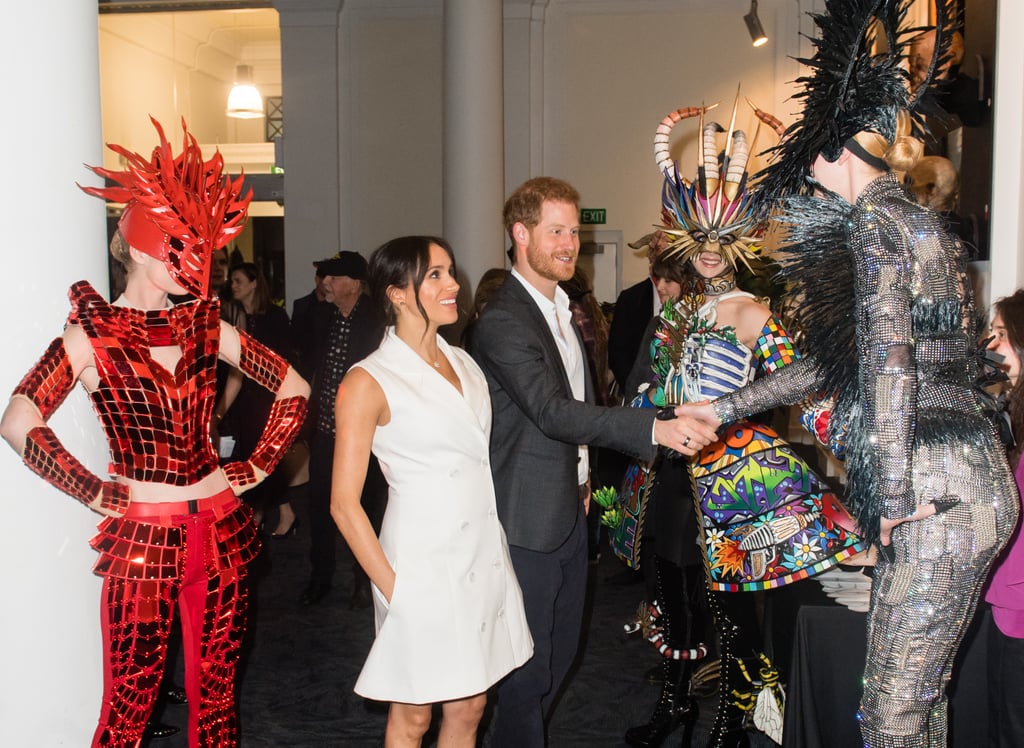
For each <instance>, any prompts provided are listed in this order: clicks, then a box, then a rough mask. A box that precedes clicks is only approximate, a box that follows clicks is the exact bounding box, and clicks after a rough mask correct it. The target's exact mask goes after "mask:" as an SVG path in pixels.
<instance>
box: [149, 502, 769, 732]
mask: <svg viewBox="0 0 1024 748" xmlns="http://www.w3.org/2000/svg"><path fill="white" fill-rule="evenodd" d="M295 508H296V510H297V512H298V514H299V518H300V519H299V522H300V525H299V531H298V534H297V536H294V537H290V538H286V539H269V538H268V539H267V540H266V541H265V543H264V550H263V554H262V557H261V559H260V561H259V562H258V563H257V564H256V565H255V566H254V574H253V576H254V578H255V587H254V590H253V596H252V600H253V609H252V615H251V619H250V631H249V636H248V642H247V646H246V651H245V654H244V660H243V664H242V673H241V686H240V689H239V705H240V714H241V730H242V741H241V744H242V746H243V748H321V747H324V746H330V747H333V746H353V747H355V748H363V747H365V748H373V747H375V746H381V745H383V737H384V725H385V721H386V717H387V706H386V705H385V704H379V703H374V702H369V701H366V700H364V699H362V698H361V697H359V696H356V695H355V694H354V693H353V692H352V688H353V685H354V684H355V681H356V677H357V676H358V674H359V671H360V669H361V667H362V665H363V660H364V659H365V657H366V654H367V652H368V651H369V648H370V645H371V643H372V641H373V612H372V609H353V608H352V607H351V605H350V602H351V595H350V593H351V589H352V587H351V578H352V577H351V557H350V556H349V555H348V553H347V551H346V550H345V549H344V544H343V543H339V546H341V548H340V550H339V554H338V567H337V569H338V574H337V578H336V580H335V586H334V588H333V589H332V590H331V592H330V593H329V594H328V595H327V597H326V598H324V600H322V601H321V602H320V603H319V604H317V605H314V606H310V607H302V606H300V605H299V604H298V598H299V595H300V594H301V592H302V590H303V587H304V586H305V583H306V580H307V576H308V573H309V567H308V563H307V553H308V548H309V541H308V537H309V535H308V523H307V521H306V513H305V507H302V506H296V507H295ZM271 519H273V518H271ZM591 572H592V573H591V579H590V596H589V605H588V610H587V615H586V619H585V623H584V634H583V636H584V638H583V643H582V646H581V653H580V657H579V659H578V662H577V666H576V667H575V669H574V671H573V673H572V674H571V676H570V678H569V679H568V683H567V684H566V687H565V689H564V692H563V695H562V697H561V699H560V701H559V703H558V705H557V706H556V708H555V711H554V715H553V717H552V719H551V722H550V726H549V746H550V747H551V748H584V747H586V748H618V747H619V746H624V745H625V743H624V742H623V740H622V735H623V733H624V732H625V730H626V728H627V727H629V726H631V725H635V724H641V723H644V722H646V721H647V718H648V716H649V715H650V711H651V709H652V708H653V705H654V703H655V701H656V700H657V697H658V688H657V686H655V685H652V684H649V683H647V682H646V681H645V679H644V674H645V673H646V672H647V670H649V669H650V668H651V667H653V666H655V665H656V664H657V663H658V660H659V656H658V654H657V652H656V651H655V649H654V647H652V646H651V645H650V644H648V643H646V642H644V641H642V640H641V639H640V638H639V637H627V636H626V635H625V634H624V633H623V624H624V623H625V622H626V621H628V620H629V619H630V618H631V617H633V616H634V614H635V611H636V608H637V605H638V603H639V602H640V600H641V599H642V598H643V596H644V585H643V584H642V583H641V581H640V579H639V575H636V574H634V573H633V572H631V571H629V570H628V569H627V568H626V567H625V566H624V565H623V564H622V563H621V562H619V561H618V560H617V559H616V558H615V557H614V556H613V555H612V554H611V553H610V552H609V551H608V550H607V548H606V547H604V549H603V552H602V553H601V556H600V559H597V560H595V562H594V563H593V564H592V565H591ZM180 668H181V664H180V662H179V663H178V665H177V670H178V673H179V678H180V672H181V670H180ZM179 682H180V679H179ZM491 708H493V697H492V706H491ZM186 710H187V708H186V707H183V706H167V707H165V708H163V710H162V712H161V715H160V717H161V719H162V721H163V722H166V723H168V724H173V725H177V726H179V727H182V728H183V727H184V725H185V720H186ZM713 712H714V704H713V703H711V702H706V703H702V704H701V712H700V719H699V721H698V723H697V725H696V726H695V728H694V729H693V731H692V735H690V734H686V735H685V737H684V731H683V730H682V729H679V730H677V731H676V733H674V734H673V735H671V736H670V737H669V738H668V739H667V740H666V741H665V743H664V745H665V746H679V745H680V744H681V741H683V740H686V743H685V744H686V745H693V746H698V747H699V746H704V745H705V744H706V740H707V738H706V732H707V729H708V727H710V723H711V721H712V719H713V716H714V715H713ZM491 717H492V715H491V714H490V713H489V714H487V715H486V716H485V722H487V723H488V724H489V722H490V720H491ZM436 722H437V720H436V719H435V724H436ZM750 737H751V745H752V746H753V748H770V747H771V746H773V745H774V744H773V743H772V742H771V741H770V740H768V738H766V737H765V736H764V735H762V734H760V733H753V732H752V733H751V734H750ZM434 741H435V737H434V736H433V735H431V736H428V740H427V741H425V742H424V745H425V746H429V745H433V744H434ZM479 742H480V744H481V745H482V746H486V745H487V744H488V740H487V735H486V725H484V726H482V729H481V740H480V741H479ZM149 745H150V746H151V748H185V746H186V745H187V742H186V740H185V736H184V732H181V733H179V734H178V735H176V736H173V737H170V738H163V739H160V740H153V741H151V742H150V743H149Z"/></svg>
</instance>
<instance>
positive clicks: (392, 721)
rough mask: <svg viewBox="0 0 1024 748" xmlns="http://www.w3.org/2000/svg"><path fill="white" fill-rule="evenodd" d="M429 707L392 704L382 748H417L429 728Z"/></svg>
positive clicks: (429, 705) (428, 705)
mask: <svg viewBox="0 0 1024 748" xmlns="http://www.w3.org/2000/svg"><path fill="white" fill-rule="evenodd" d="M431 707H432V705H431V704H400V703H397V702H396V703H394V704H392V705H391V709H389V710H388V725H387V728H386V729H385V731H384V748H418V747H419V745H420V742H421V741H422V740H423V735H424V734H425V733H426V732H427V729H428V728H429V727H430V712H431Z"/></svg>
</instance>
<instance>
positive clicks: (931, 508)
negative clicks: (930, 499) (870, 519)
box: [880, 504, 938, 546]
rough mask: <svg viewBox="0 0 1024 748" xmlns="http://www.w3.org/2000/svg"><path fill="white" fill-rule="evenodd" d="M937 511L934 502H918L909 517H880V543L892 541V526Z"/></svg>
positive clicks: (924, 516)
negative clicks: (914, 510)
mask: <svg viewBox="0 0 1024 748" xmlns="http://www.w3.org/2000/svg"><path fill="white" fill-rule="evenodd" d="M937 513H938V511H937V507H936V505H935V504H919V505H918V507H917V511H916V512H914V513H913V514H911V515H910V516H909V517H904V518H903V519H888V518H886V517H882V527H881V529H882V532H881V535H880V538H881V541H882V545H884V546H888V545H889V544H890V543H892V530H893V528H894V527H896V526H898V525H902V524H903V523H904V522H917V521H918V520H919V519H927V518H928V517H931V516H932V515H933V514H937Z"/></svg>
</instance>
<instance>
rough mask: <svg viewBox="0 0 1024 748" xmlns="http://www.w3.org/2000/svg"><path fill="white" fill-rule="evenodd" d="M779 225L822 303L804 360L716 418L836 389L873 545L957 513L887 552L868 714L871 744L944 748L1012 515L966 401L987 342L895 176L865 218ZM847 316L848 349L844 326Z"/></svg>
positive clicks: (1013, 502)
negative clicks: (949, 705)
mask: <svg viewBox="0 0 1024 748" xmlns="http://www.w3.org/2000/svg"><path fill="white" fill-rule="evenodd" d="M785 214H786V220H787V221H791V229H790V238H791V240H792V244H791V245H790V247H789V248H788V251H789V255H790V259H789V260H788V263H789V267H788V269H787V272H788V273H789V274H790V277H791V278H792V279H793V280H795V281H796V286H797V288H796V289H795V290H796V292H797V293H803V294H804V297H803V298H804V299H812V300H813V299H815V298H817V299H818V301H819V304H818V305H817V306H816V305H815V303H814V302H813V301H812V302H810V306H811V307H812V308H814V311H813V313H810V314H805V315H804V317H803V323H804V326H805V329H806V330H807V331H808V336H807V341H806V344H805V346H804V349H805V352H806V353H807V354H809V355H808V356H807V358H805V359H803V360H801V361H798V362H796V363H794V364H793V365H791V366H788V367H786V368H784V369H783V370H781V371H779V372H777V373H776V374H774V375H773V376H771V377H766V378H764V379H760V380H758V381H756V382H754V383H753V384H751V385H750V386H748V387H746V388H743V389H741V390H738V391H737V392H735V393H733V394H732V395H727V396H725V397H723V398H721V399H720V400H718V401H716V403H715V409H716V411H717V412H718V414H719V416H720V417H721V418H722V419H723V421H731V420H735V419H736V418H741V417H744V416H746V415H749V414H751V413H755V412H759V411H762V410H765V409H768V408H771V407H774V406H776V405H780V404H783V403H794V402H796V401H798V400H800V399H801V398H802V397H803V396H805V395H807V394H809V393H811V392H814V391H816V390H820V389H822V388H823V387H825V388H827V389H829V390H831V389H833V388H834V389H836V390H837V406H836V413H835V414H834V416H833V429H838V428H844V427H845V428H847V429H848V434H849V436H848V441H847V472H848V475H849V479H850V483H849V487H848V492H849V500H850V505H851V508H853V509H854V510H855V511H856V513H857V514H858V516H859V519H860V522H861V527H862V529H863V531H864V534H865V535H867V536H868V537H870V538H872V539H877V537H878V533H879V526H878V521H879V517H888V518H890V519H898V518H903V517H907V516H909V515H911V514H913V512H914V511H915V509H916V507H917V505H919V504H928V503H931V502H934V501H940V502H941V503H942V504H943V505H945V506H948V505H949V504H951V503H953V504H955V505H954V506H952V508H951V509H949V510H948V511H944V512H943V513H941V514H936V515H934V516H932V517H929V518H927V519H924V520H920V521H915V522H907V523H904V524H901V525H899V526H898V527H896V528H895V530H894V531H893V533H892V545H891V546H889V547H888V548H886V549H883V551H882V553H881V554H880V558H879V562H878V566H877V567H876V570H875V575H874V584H873V588H872V604H871V613H870V617H869V623H868V654H867V663H866V669H865V675H864V696H863V699H862V701H861V709H860V714H859V718H860V721H861V732H862V736H863V738H864V742H865V744H866V745H868V746H872V747H873V748H904V747H905V746H935V747H936V748H937V747H939V746H942V747H943V748H944V747H945V746H946V743H947V738H946V732H947V731H946V697H945V686H946V684H947V682H948V681H949V677H950V673H951V667H952V661H953V656H954V655H955V653H956V648H957V646H958V645H959V643H960V640H961V638H962V636H963V633H964V630H965V628H966V626H967V624H968V623H969V622H970V620H971V617H972V616H973V613H974V609H975V605H976V603H977V599H978V595H979V593H980V589H981V586H982V583H983V581H984V579H985V576H986V572H987V570H988V568H989V565H990V564H991V562H992V560H993V559H994V558H995V556H996V554H997V553H998V551H999V549H1000V548H1001V547H1002V545H1003V543H1004V542H1005V541H1006V538H1007V537H1008V536H1009V534H1010V532H1011V530H1012V529H1013V527H1014V525H1015V523H1016V520H1017V513H1018V510H1019V499H1018V495H1017V490H1016V487H1015V485H1014V483H1013V476H1012V474H1011V472H1010V470H1009V467H1008V466H1007V463H1006V459H1005V455H1004V452H1003V449H1002V447H1001V445H1000V443H999V441H998V439H997V438H996V436H995V433H994V431H993V429H992V426H991V424H990V423H989V422H988V420H987V419H986V418H985V417H984V416H983V415H982V413H981V409H980V407H979V404H978V401H977V399H976V396H975V394H974V390H973V382H974V379H975V375H976V369H977V367H976V363H975V361H974V359H973V358H972V355H971V354H972V352H973V351H974V349H975V341H976V337H977V332H978V330H977V329H976V324H975V320H974V309H973V302H972V300H971V293H970V286H969V284H968V281H967V279H966V276H965V275H964V273H963V272H962V268H961V266H960V262H959V260H960V255H961V248H960V245H959V241H958V240H956V239H955V238H954V237H952V236H951V235H950V234H948V233H946V232H945V231H944V230H943V229H942V226H941V225H940V221H939V219H938V218H937V217H936V216H935V214H933V213H931V212H930V211H927V210H925V209H923V208H920V207H918V206H917V205H915V204H914V203H913V202H912V201H911V200H910V198H909V197H908V196H907V194H906V193H905V192H904V191H903V189H902V188H901V187H900V186H899V183H898V182H897V180H896V178H895V177H894V176H893V175H886V176H883V177H880V178H878V179H876V180H875V181H874V182H872V183H871V184H869V185H868V186H867V187H866V188H865V189H864V191H863V192H862V193H861V195H860V197H859V198H858V200H857V203H856V205H853V206H851V205H849V204H847V203H845V201H842V200H841V199H838V198H836V197H835V196H833V197H832V198H831V199H828V200H822V199H818V198H810V197H800V198H791V199H790V200H789V201H787V208H786V211H785ZM801 255H802V256H801ZM843 273H846V279H847V281H848V282H847V283H845V285H848V286H849V287H851V288H852V289H853V294H852V296H851V295H849V294H847V298H846V299H845V301H846V307H845V308H844V309H840V310H839V312H834V311H829V310H827V308H826V306H825V304H826V303H827V304H830V305H833V306H835V305H842V304H843V302H844V299H842V298H833V297H832V294H831V293H830V291H834V292H835V293H836V294H841V289H842V287H843V286H844V281H843V279H842V278H840V277H839V276H841V275H842V274H843ZM822 299H824V300H822ZM805 303H807V302H805ZM843 314H845V315H846V318H847V319H849V321H850V323H851V326H852V327H851V330H850V331H849V333H850V334H849V335H848V336H846V335H844V331H843V330H842V329H838V327H836V326H835V325H836V324H839V325H840V326H841V320H842V319H843ZM829 315H831V316H829ZM826 319H827V320H829V322H830V323H831V325H832V326H831V329H830V326H829V325H827V324H824V320H826ZM837 321H838V322H837ZM847 338H848V340H849V343H850V345H849V346H844V345H843V341H844V340H846V339H847Z"/></svg>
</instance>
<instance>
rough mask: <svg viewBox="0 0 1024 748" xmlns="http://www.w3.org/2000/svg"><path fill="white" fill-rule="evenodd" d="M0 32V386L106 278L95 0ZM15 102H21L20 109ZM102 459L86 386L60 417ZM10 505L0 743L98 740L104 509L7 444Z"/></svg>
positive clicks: (3, 548)
mask: <svg viewBox="0 0 1024 748" xmlns="http://www.w3.org/2000/svg"><path fill="white" fill-rule="evenodd" d="M5 16H6V19H7V23H8V28H9V29H11V30H16V33H9V34H7V35H6V39H5V43H4V44H3V45H0V66H2V68H3V69H4V70H13V71H26V70H31V71H32V75H31V77H30V76H27V75H9V76H7V77H6V78H5V90H4V97H5V101H6V103H7V104H8V105H9V108H8V109H6V113H5V116H3V117H0V141H2V142H3V143H5V144H6V146H7V147H6V149H5V151H6V152H5V155H4V167H5V173H6V175H7V179H4V180H3V183H2V186H0V205H3V210H4V224H5V227H6V231H5V237H4V239H5V241H4V244H5V249H4V252H3V253H2V255H0V275H2V276H3V277H4V278H6V279H7V281H8V282H7V283H6V287H5V289H4V293H3V294H0V317H2V319H3V320H4V356H3V359H2V361H0V392H4V393H7V392H10V391H11V390H13V389H14V387H15V385H17V383H18V382H19V381H20V379H21V377H22V375H23V374H24V373H25V372H26V371H27V370H28V369H29V367H30V366H31V365H32V364H33V363H34V362H35V360H36V359H37V358H38V357H39V355H40V354H41V353H42V352H43V350H44V348H45V347H46V345H47V344H48V343H49V341H50V340H51V339H52V338H53V337H55V336H56V335H58V334H60V331H61V328H62V326H63V322H64V320H65V318H66V317H67V313H68V301H67V295H66V293H67V288H68V286H69V285H70V284H71V283H72V282H74V281H76V280H80V279H82V278H86V279H89V280H91V281H92V282H93V283H94V285H95V286H96V287H97V289H98V290H100V291H101V292H106V290H107V289H106V247H105V227H104V208H103V203H102V201H100V200H97V199H96V198H93V197H89V196H87V195H85V194H84V193H82V192H81V191H80V190H79V189H78V188H77V187H76V186H75V181H76V180H77V181H80V182H86V183H93V184H95V183H96V181H95V178H94V177H92V175H91V174H90V173H89V172H88V171H86V170H85V169H84V168H83V167H82V163H83V162H86V163H91V164H97V163H101V153H100V151H101V138H100V111H99V106H100V101H99V71H98V66H97V54H98V53H97V47H96V24H97V19H96V16H97V10H96V4H95V3H87V2H81V0H46V1H45V2H35V3H15V4H11V5H9V6H7V7H6V8H5ZM15 113H17V114H15ZM51 423H52V425H53V427H54V430H55V431H56V432H57V434H58V435H59V436H60V438H61V439H62V440H63V442H64V444H65V445H66V446H67V447H68V448H69V449H70V450H71V451H72V452H73V453H74V454H76V455H77V456H78V457H79V458H80V459H82V460H83V461H84V462H85V463H86V464H87V465H88V466H89V467H90V468H91V469H93V470H95V471H97V472H99V473H103V472H104V471H105V469H106V460H107V456H106V449H105V447H104V444H103V441H102V438H101V436H100V434H99V429H98V426H97V425H96V418H95V416H94V415H93V414H92V412H91V409H90V407H89V405H88V403H87V402H86V399H85V397H84V395H83V393H82V391H81V390H80V389H78V390H76V391H75V392H74V393H73V394H72V396H71V397H70V398H69V399H68V401H67V402H65V403H64V405H63V406H62V407H61V408H60V410H59V411H58V412H57V414H56V415H55V416H54V418H53V419H52V421H51ZM0 475H2V476H3V485H4V491H3V494H2V498H0V511H2V514H3V516H4V517H5V518H6V521H5V523H4V527H5V530H4V534H3V542H2V543H0V569H2V573H0V599H2V600H3V613H2V614H0V642H3V667H2V668H0V745H3V746H44V745H45V746H75V747H76V748H77V747H78V746H83V745H88V744H89V741H90V739H91V736H92V732H93V730H94V728H95V725H96V717H97V715H98V714H99V703H100V692H101V678H102V665H101V657H100V638H99V606H98V603H99V588H100V581H99V579H98V578H97V577H95V576H93V574H92V573H91V567H92V564H93V562H94V561H95V557H96V554H95V553H94V552H93V551H92V550H91V549H90V548H89V546H88V539H89V537H90V536H91V535H92V534H93V531H94V525H95V522H96V520H97V519H98V516H97V515H95V514H93V513H92V512H90V511H88V510H87V509H85V508H84V507H82V506H81V505H79V504H78V503H76V502H75V501H74V500H73V499H70V498H68V497H67V496H65V495H63V494H61V493H59V492H58V491H57V490H55V489H53V488H51V487H49V486H48V485H47V484H45V483H44V482H43V481H42V480H41V479H39V478H37V477H36V476H35V475H34V474H33V473H31V472H29V470H28V468H26V467H25V466H24V465H23V464H22V463H21V460H20V459H19V457H18V456H17V455H16V454H15V453H14V452H12V451H11V450H10V449H7V448H6V446H4V447H3V448H2V449H0Z"/></svg>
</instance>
